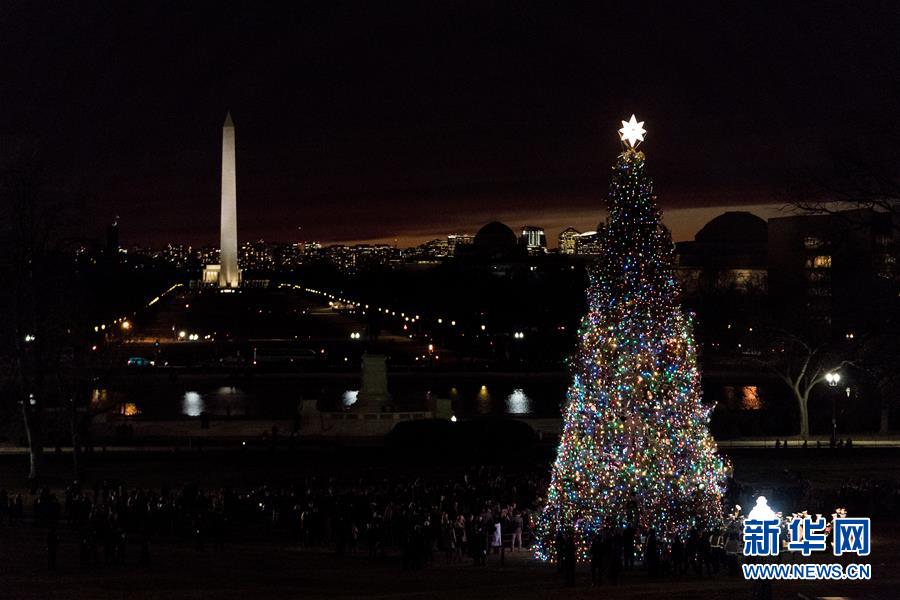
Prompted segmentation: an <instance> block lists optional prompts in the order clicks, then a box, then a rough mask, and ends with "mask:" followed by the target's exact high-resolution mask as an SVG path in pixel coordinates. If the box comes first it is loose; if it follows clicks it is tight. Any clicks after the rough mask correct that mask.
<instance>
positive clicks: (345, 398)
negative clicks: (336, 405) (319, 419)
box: [341, 390, 359, 408]
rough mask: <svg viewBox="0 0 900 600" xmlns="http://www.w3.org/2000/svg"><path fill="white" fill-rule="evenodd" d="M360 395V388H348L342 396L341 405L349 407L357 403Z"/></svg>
mask: <svg viewBox="0 0 900 600" xmlns="http://www.w3.org/2000/svg"><path fill="white" fill-rule="evenodd" d="M357 396H359V390H346V391H345V392H344V393H343V395H342V396H341V406H343V407H344V408H348V407H350V406H353V405H354V404H356V398H357Z"/></svg>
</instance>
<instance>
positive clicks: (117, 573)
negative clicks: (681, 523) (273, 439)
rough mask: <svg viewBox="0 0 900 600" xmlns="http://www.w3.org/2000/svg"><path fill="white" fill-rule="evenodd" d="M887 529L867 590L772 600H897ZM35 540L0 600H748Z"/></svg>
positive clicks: (238, 550)
mask: <svg viewBox="0 0 900 600" xmlns="http://www.w3.org/2000/svg"><path fill="white" fill-rule="evenodd" d="M898 533H900V532H898V527H897V524H896V523H893V524H880V526H879V527H877V528H876V536H875V540H874V545H875V548H874V551H873V555H872V556H871V557H870V562H871V563H872V565H873V567H872V569H873V578H872V581H868V582H837V583H831V582H817V583H795V582H776V583H775V584H774V586H773V592H774V597H775V598H785V599H786V598H792V599H796V598H800V597H801V596H799V595H798V594H801V593H802V594H805V595H806V596H808V597H811V598H813V597H822V596H826V597H846V598H897V597H898V594H900V569H898V568H897V567H898V564H897V561H896V557H897V555H898V551H900V536H898ZM42 540H43V538H42V534H40V533H39V532H37V531H34V530H32V529H31V528H29V527H25V528H22V527H19V528H15V529H12V530H11V529H10V528H8V527H5V528H4V529H3V530H0V543H2V546H0V564H2V571H0V598H16V599H18V598H22V599H62V598H66V599H68V598H78V599H81V598H85V599H88V598H90V599H95V598H96V599H107V598H108V599H125V598H128V599H132V598H133V599H138V598H141V599H142V598H164V599H167V600H176V599H179V598H225V599H231V598H234V599H241V600H250V599H251V598H387V597H391V598H660V599H662V598H685V599H687V598H704V599H709V600H715V599H719V598H721V599H729V600H732V599H734V600H737V599H742V598H747V599H750V598H752V597H753V588H752V586H751V584H750V583H748V582H745V581H743V580H742V579H741V578H733V577H727V576H722V575H720V576H716V577H713V578H705V577H703V578H698V577H694V576H687V577H682V578H678V579H676V578H661V579H650V578H648V577H647V575H646V573H644V572H643V571H639V570H638V571H628V572H626V573H625V574H624V577H623V578H622V579H621V580H620V582H619V584H618V585H617V586H615V587H613V586H610V585H606V586H605V587H602V588H592V587H590V576H589V574H588V573H587V570H586V567H583V568H582V570H581V571H580V572H579V574H578V578H577V580H576V586H575V587H572V588H567V587H564V586H563V582H562V579H561V577H560V576H559V575H557V573H556V571H555V569H554V568H553V567H552V566H548V565H546V564H544V563H540V562H538V561H535V560H533V559H532V558H531V557H530V556H529V555H528V554H527V553H524V552H523V553H512V554H507V556H506V559H505V564H504V565H503V566H501V565H500V563H499V558H498V557H497V556H492V557H490V559H489V561H488V566H487V567H485V568H475V567H473V566H472V565H471V563H470V562H468V561H466V562H463V563H459V564H452V565H446V564H444V563H443V561H441V560H440V559H438V560H436V562H435V563H433V564H432V565H429V566H426V567H425V568H424V569H422V570H420V571H403V570H402V569H401V565H400V559H399V558H398V557H392V556H389V557H384V558H376V559H370V558H368V557H367V556H363V555H362V554H360V555H357V556H345V557H343V558H338V557H336V556H334V555H333V554H332V553H330V552H325V551H300V550H297V549H293V548H291V547H290V546H282V545H263V544H253V545H229V546H227V547H226V548H225V550H224V551H222V552H213V551H211V550H209V549H207V550H206V551H205V552H198V551H197V550H195V549H194V548H187V547H182V548H179V547H177V546H176V545H174V544H158V545H156V546H155V547H154V549H153V554H152V556H151V563H150V564H149V565H147V566H142V565H139V564H137V562H138V560H137V554H138V552H137V548H129V552H131V555H130V556H126V564H125V565H122V566H97V567H93V568H89V569H87V570H82V569H81V568H80V567H79V566H78V561H77V549H76V548H75V543H74V540H65V539H63V542H62V544H61V546H60V561H59V565H58V570H57V571H56V572H54V573H48V571H47V570H46V564H45V563H46V555H45V552H44V549H43V545H42Z"/></svg>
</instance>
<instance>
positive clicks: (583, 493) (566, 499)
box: [535, 117, 726, 560]
mask: <svg viewBox="0 0 900 600" xmlns="http://www.w3.org/2000/svg"><path fill="white" fill-rule="evenodd" d="M632 122H633V123H628V122H625V121H623V122H622V124H623V127H624V129H625V131H624V132H621V136H622V140H623V142H624V146H625V151H624V152H623V153H622V154H621V155H619V157H618V160H617V162H616V164H615V165H614V166H613V170H612V171H613V172H612V183H611V186H610V192H609V197H608V200H607V204H608V210H609V216H608V219H607V226H606V228H605V231H604V239H603V248H602V254H601V256H600V257H599V260H598V261H597V262H596V263H595V265H594V267H593V268H592V269H591V272H590V275H589V283H588V290H587V295H588V311H587V314H586V315H585V317H584V319H583V320H582V324H581V328H580V330H579V338H580V342H579V346H578V349H577V350H576V352H575V354H574V356H573V357H572V358H571V359H570V364H569V366H570V369H571V371H572V382H571V385H570V387H569V390H568V394H567V400H566V407H565V410H564V427H563V434H562V437H561V440H560V445H559V448H558V450H557V457H556V460H555V462H554V464H553V466H552V471H551V482H550V487H549V489H548V492H547V503H546V506H545V508H544V510H543V511H542V513H541V514H540V515H539V517H538V520H537V531H536V533H537V544H536V550H535V551H536V554H537V556H538V557H540V558H542V559H545V560H547V559H551V560H554V559H555V558H556V540H557V539H558V535H559V534H560V533H561V532H567V533H569V534H571V535H574V536H575V540H576V545H577V548H578V549H579V551H578V555H579V558H581V559H585V558H587V549H588V547H589V546H590V543H591V540H592V538H593V536H594V535H596V534H598V533H600V532H601V530H602V529H604V528H607V527H622V526H624V525H625V524H630V525H631V526H633V527H636V528H637V529H638V530H641V531H645V532H646V531H649V530H651V529H652V530H654V531H655V532H656V534H657V536H658V537H660V538H662V539H666V538H668V537H670V536H671V535H672V534H675V533H679V534H684V533H686V532H687V531H688V530H689V529H690V528H691V527H695V526H697V527H704V526H707V525H711V524H714V523H717V522H719V521H720V520H721V518H722V507H721V497H722V493H723V492H724V489H723V486H724V477H725V468H726V467H725V464H724V462H723V460H722V458H721V457H720V456H719V454H718V451H717V448H716V444H715V442H714V441H713V439H712V437H711V436H710V434H709V430H708V422H709V412H710V408H708V407H706V406H704V405H703V403H702V402H701V399H700V373H699V371H698V368H697V359H696V351H695V348H694V340H693V333H692V325H691V320H690V318H689V317H688V316H687V315H686V314H685V313H684V312H683V311H682V310H681V307H680V306H679V304H678V300H677V297H678V285H677V283H676V281H675V276H674V270H673V245H672V240H671V238H670V236H669V233H668V231H667V230H666V229H665V228H664V227H663V226H662V224H661V221H660V211H659V208H658V207H657V204H656V197H655V195H654V191H653V183H652V181H651V179H650V178H649V176H648V175H647V173H646V168H645V162H644V154H643V152H639V151H637V150H636V149H635V146H636V142H637V143H639V142H640V141H642V140H643V133H645V132H644V130H643V127H642V126H643V122H640V123H638V122H637V121H636V119H635V118H634V117H632ZM635 128H639V131H638V132H636V129H635Z"/></svg>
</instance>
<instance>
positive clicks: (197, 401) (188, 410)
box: [181, 392, 206, 417]
mask: <svg viewBox="0 0 900 600" xmlns="http://www.w3.org/2000/svg"><path fill="white" fill-rule="evenodd" d="M205 408H206V406H205V404H204V402H203V396H201V395H200V394H199V392H185V393H184V398H183V399H182V400H181V413H182V414H184V415H187V416H189V417H199V416H200V413H202V412H203V411H204V410H205Z"/></svg>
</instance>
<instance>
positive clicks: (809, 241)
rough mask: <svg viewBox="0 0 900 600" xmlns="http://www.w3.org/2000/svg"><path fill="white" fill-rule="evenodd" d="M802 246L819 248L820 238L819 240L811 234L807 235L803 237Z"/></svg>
mask: <svg viewBox="0 0 900 600" xmlns="http://www.w3.org/2000/svg"><path fill="white" fill-rule="evenodd" d="M803 247H804V248H809V249H813V248H821V247H822V240H820V239H819V238H817V237H815V236H813V235H808V236H806V237H805V238H803Z"/></svg>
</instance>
